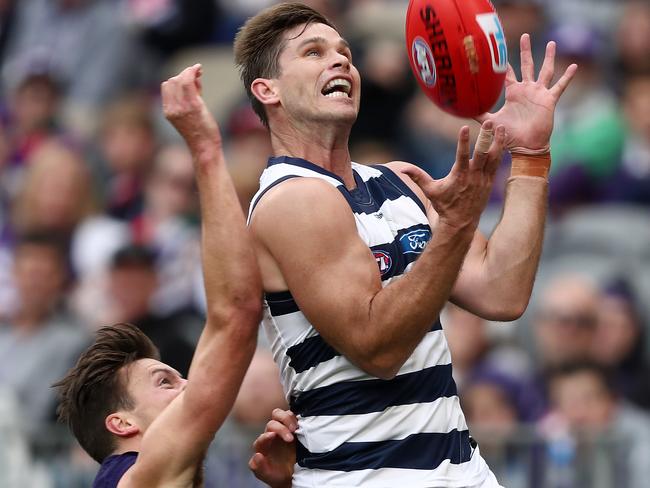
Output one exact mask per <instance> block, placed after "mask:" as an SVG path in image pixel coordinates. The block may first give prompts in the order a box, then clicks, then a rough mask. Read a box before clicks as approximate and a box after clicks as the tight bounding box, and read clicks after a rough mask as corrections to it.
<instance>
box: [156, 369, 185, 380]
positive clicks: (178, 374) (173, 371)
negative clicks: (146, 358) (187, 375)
mask: <svg viewBox="0 0 650 488" xmlns="http://www.w3.org/2000/svg"><path fill="white" fill-rule="evenodd" d="M157 373H166V374H171V375H176V376H178V377H179V378H182V377H183V376H182V375H181V374H180V373H179V372H178V371H176V370H175V369H173V368H154V369H152V370H151V376H155V375H156V374H157Z"/></svg>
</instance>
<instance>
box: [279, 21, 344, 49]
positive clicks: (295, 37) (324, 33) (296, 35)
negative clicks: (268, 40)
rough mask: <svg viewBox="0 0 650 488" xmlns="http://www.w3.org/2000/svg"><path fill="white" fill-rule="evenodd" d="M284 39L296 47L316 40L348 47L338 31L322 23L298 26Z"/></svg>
mask: <svg viewBox="0 0 650 488" xmlns="http://www.w3.org/2000/svg"><path fill="white" fill-rule="evenodd" d="M284 39H285V41H286V42H290V43H292V44H296V45H300V44H304V43H305V42H309V41H315V40H320V41H329V42H341V43H344V44H345V45H346V46H347V45H348V42H347V41H346V40H345V39H343V37H341V35H340V34H339V33H338V31H337V30H336V29H334V28H333V27H330V26H329V25H327V24H322V23H320V22H312V23H310V24H300V25H296V26H294V27H292V28H291V29H289V30H287V32H286V33H285V36H284Z"/></svg>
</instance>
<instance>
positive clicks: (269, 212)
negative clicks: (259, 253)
mask: <svg viewBox="0 0 650 488" xmlns="http://www.w3.org/2000/svg"><path fill="white" fill-rule="evenodd" d="M332 212H334V214H338V213H345V212H347V213H350V215H351V212H350V209H349V207H348V205H347V203H346V201H345V199H344V198H343V196H342V195H341V192H340V191H339V190H338V189H337V188H336V187H335V186H333V185H332V184H330V183H328V182H326V181H323V180H321V179H319V178H310V177H301V178H292V179H289V180H286V181H284V182H282V184H280V185H277V186H275V187H273V188H272V189H271V190H269V191H268V192H267V193H266V194H265V195H264V197H263V198H262V199H261V200H260V201H259V202H258V204H257V206H256V208H255V211H254V213H253V215H252V217H251V224H252V226H253V228H255V227H259V226H260V225H264V224H265V223H269V224H273V225H274V224H277V223H279V222H280V221H286V220H289V221H293V222H294V223H298V222H301V221H303V220H307V219H314V218H316V219H320V218H322V217H326V216H327V217H331V215H332ZM329 220H331V219H329Z"/></svg>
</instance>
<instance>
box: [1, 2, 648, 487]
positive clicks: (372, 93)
mask: <svg viewBox="0 0 650 488" xmlns="http://www.w3.org/2000/svg"><path fill="white" fill-rule="evenodd" d="M270 3H273V2H272V1H271V0H191V1H189V0H186V1H183V0H20V1H17V0H15V1H12V0H0V69H1V80H2V85H1V87H0V88H1V90H0V93H1V98H0V487H7V488H13V487H16V488H18V487H20V488H25V487H30V488H49V487H56V488H59V487H65V488H75V487H86V486H90V480H92V477H93V474H94V472H95V470H96V466H95V464H94V463H93V462H92V461H91V460H90V459H89V458H88V457H87V456H86V455H85V454H84V453H83V452H82V451H81V450H80V449H79V448H78V447H76V445H75V443H74V442H72V440H71V439H70V437H69V435H68V434H67V431H66V429H65V428H64V427H62V426H60V425H57V424H56V422H55V413H54V408H55V393H54V391H52V389H51V388H50V387H49V386H50V384H51V383H53V382H54V381H55V380H57V379H59V378H60V377H61V376H62V375H63V374H64V373H65V371H66V370H67V368H69V367H70V366H71V365H72V364H73V362H74V361H75V359H76V357H77V355H78V353H79V352H80V350H81V349H82V348H83V347H84V346H85V345H86V344H87V343H88V341H89V340H90V337H91V334H92V332H93V330H95V329H96V328H97V327H98V326H100V325H102V324H107V323H111V322H116V321H127V322H132V323H135V324H137V325H138V326H139V327H141V328H142V329H143V330H144V331H145V332H146V333H147V334H149V335H150V337H151V338H152V339H153V340H154V342H155V343H156V344H157V345H158V346H159V347H160V349H161V351H162V359H163V361H165V362H167V363H169V364H171V365H172V366H174V367H175V368H177V369H178V370H179V371H181V372H183V373H186V372H187V366H188V364H189V361H190V359H191V355H192V350H193V347H194V345H195V343H196V340H197V337H198V334H199V333H200V330H201V326H202V310H203V303H204V299H203V297H202V293H203V289H202V284H201V271H200V263H199V258H198V257H199V239H198V237H199V236H198V232H199V227H198V212H197V198H196V197H197V195H196V191H195V189H194V186H193V175H192V163H191V160H190V158H189V155H188V153H187V151H186V149H185V148H184V146H183V144H182V141H180V140H179V138H178V136H177V135H176V134H175V133H174V131H173V130H172V128H171V126H170V125H168V124H167V123H166V121H165V120H164V118H163V117H162V114H161V107H160V98H159V84H160V82H161V81H162V80H164V79H166V78H167V77H169V76H171V75H173V74H175V73H176V72H177V71H179V70H180V69H181V68H183V67H184V66H187V65H190V64H193V63H195V62H201V63H203V65H204V72H205V75H204V91H205V94H204V95H205V98H206V101H207V102H208V103H209V106H210V107H212V108H213V111H214V115H215V117H216V118H217V120H218V121H219V122H220V125H221V129H222V133H223V137H224V142H225V147H226V154H227V159H228V163H229V165H230V170H231V173H232V175H233V178H234V180H235V182H236V186H237V190H238V193H239V195H240V198H241V202H242V206H243V207H244V208H247V205H248V201H249V199H250V197H251V196H252V194H253V193H254V192H255V190H256V188H257V184H258V177H259V174H260V172H261V171H262V169H263V167H264V166H265V163H266V158H267V156H268V155H269V153H270V145H269V138H268V135H267V133H266V132H265V130H264V129H263V127H262V126H261V124H260V123H259V121H258V120H257V119H256V117H255V116H254V114H253V112H252V110H251V109H250V108H249V106H248V102H247V101H246V99H245V97H244V93H243V90H242V87H241V83H240V82H239V79H238V75H237V73H236V71H235V69H234V66H233V63H232V49H231V43H232V39H233V36H234V34H235V32H236V30H237V28H238V26H240V25H241V24H242V22H243V21H244V20H245V18H246V17H247V16H249V15H251V14H253V13H255V12H257V11H258V10H259V9H260V8H263V7H264V6H267V5H268V4H270ZM305 3H309V4H311V5H312V6H314V7H316V8H317V9H319V10H320V11H322V12H324V13H326V14H327V15H328V16H330V17H331V18H332V19H333V20H334V21H335V23H337V25H339V26H340V28H341V31H342V33H343V35H344V36H345V37H346V38H347V39H348V40H349V41H350V42H351V44H352V46H353V53H354V56H355V63H356V64H357V66H358V67H359V68H360V71H361V73H362V77H363V87H362V93H363V96H362V105H361V113H360V115H359V119H358V122H357V124H356V126H355V128H354V131H353V135H352V140H351V148H352V156H353V159H354V160H356V161H359V162H363V163H370V162H383V161H388V160H391V159H402V160H406V161H411V162H415V163H417V164H419V165H421V166H422V167H423V168H425V169H426V170H427V171H429V172H430V173H431V174H432V175H434V176H436V177H439V176H442V175H444V174H446V172H447V171H448V170H449V168H450V166H451V164H452V162H453V159H454V151H455V138H456V134H457V131H458V128H459V127H460V126H461V125H462V124H464V123H466V122H465V121H462V120H459V119H455V118H453V117H451V116H448V115H445V114H443V113H441V112H440V111H439V110H437V109H436V108H435V107H434V106H433V104H432V103H430V102H429V101H428V100H426V99H425V98H424V97H423V95H421V94H420V93H419V92H418V90H417V88H416V86H415V82H414V79H413V77H412V75H411V73H410V71H409V67H408V60H407V56H406V50H405V47H404V45H403V43H404V41H403V25H404V16H405V10H406V5H407V3H408V2H407V1H406V0H311V1H309V0H305ZM494 3H495V5H496V7H497V9H498V11H499V14H500V17H501V20H502V23H503V26H504V29H505V31H506V36H507V40H508V46H509V50H510V62H511V63H512V64H513V65H514V66H515V69H516V70H517V71H518V64H519V63H518V38H519V36H520V34H521V33H523V32H530V33H531V34H532V38H533V41H534V54H535V55H536V56H537V58H538V61H539V56H540V55H542V54H543V45H544V44H545V42H546V41H547V40H549V39H554V40H556V41H557V43H558V61H559V65H560V66H566V65H568V64H569V63H571V62H577V63H578V64H579V66H580V70H579V72H578V75H577V77H576V79H575V80H574V82H573V84H572V85H571V87H570V88H569V90H568V91H567V93H566V94H565V95H564V97H563V98H562V100H561V102H560V105H559V107H558V111H557V117H556V129H555V133H554V140H553V170H552V174H551V192H550V193H551V196H550V208H549V224H548V229H547V233H546V242H545V249H544V254H543V258H542V263H541V266H540V271H539V275H538V279H537V282H536V286H535V290H534V292H533V298H532V300H531V304H530V306H529V309H528V311H527V312H526V314H525V315H524V316H523V317H522V318H521V319H520V320H518V321H517V322H516V323H514V324H493V323H486V322H484V321H482V320H481V319H479V318H477V317H474V316H471V315H469V314H467V313H466V312H464V311H462V310H460V309H457V308H455V307H453V306H449V307H447V309H446V310H445V311H444V314H443V325H444V327H445V330H446V334H447V337H448V340H449V343H450V347H451V350H452V357H453V364H454V375H455V378H456V381H457V383H458V385H459V391H460V394H461V399H462V402H463V404H464V408H465V412H466V415H467V418H468V421H469V423H470V427H471V428H472V431H473V434H474V435H475V437H476V438H477V439H478V441H479V444H480V446H481V451H482V454H483V455H484V456H485V457H486V459H487V460H488V463H489V464H490V466H492V468H493V470H494V471H495V473H496V474H497V477H498V478H499V479H500V481H501V483H502V484H503V485H504V486H507V487H509V488H516V487H539V488H546V487H548V488H568V487H603V488H608V487H617V488H625V487H629V488H637V487H638V488H640V487H646V486H648V485H647V483H648V480H650V367H649V366H648V364H649V363H648V357H649V354H648V350H649V349H650V348H649V347H648V345H649V340H648V339H649V337H650V330H649V328H650V3H648V2H647V0H641V1H623V0H537V1H535V0H495V1H494ZM562 70H563V68H560V69H558V72H561V71H562ZM473 127H474V130H476V128H477V124H474V126H473ZM508 171H509V162H508V161H507V160H505V161H504V164H503V171H502V175H501V176H500V177H499V180H498V182H497V185H496V187H495V191H494V195H493V199H492V203H491V204H490V207H489V208H488V209H487V210H486V212H485V214H484V218H483V220H482V223H481V227H482V228H483V230H484V231H485V232H488V233H489V232H490V231H491V229H492V228H493V227H494V225H495V224H496V222H497V220H498V218H499V214H500V204H501V202H502V199H503V198H502V197H503V188H504V183H505V180H506V177H507V173H508ZM296 238H299V236H296ZM207 252H212V253H219V254H221V255H222V256H223V259H228V256H229V253H228V249H227V248H226V249H209V250H207ZM264 342H265V339H264V337H263V335H261V337H260V347H259V350H258V353H257V354H256V356H255V359H254V361H253V364H252V366H251V368H250V371H249V373H248V376H247V379H246V381H245V384H244V386H243V388H242V392H241V394H240V396H239V398H238V401H237V404H236V406H235V409H234V411H233V413H232V415H231V417H230V419H229V421H228V423H227V424H226V425H225V426H224V428H223V429H222V431H220V433H219V434H218V436H217V439H216V441H215V442H214V444H213V447H212V449H211V451H210V453H209V456H208V460H207V473H208V474H207V483H208V485H207V486H210V487H213V486H224V487H226V486H227V487H232V488H239V487H242V488H248V487H255V486H259V483H258V482H257V481H256V480H255V479H254V478H253V476H252V475H251V474H250V473H248V470H247V467H246V462H247V459H248V457H249V455H250V443H251V441H252V439H254V437H255V436H256V435H257V434H258V433H259V432H261V430H263V426H264V423H265V421H266V420H267V418H268V417H269V415H270V412H271V410H272V409H273V408H274V407H276V406H280V407H284V406H286V405H285V403H284V399H283V396H282V392H281V388H280V385H279V383H278V373H277V370H276V369H275V366H274V364H273V361H272V358H271V356H270V354H269V352H268V350H267V349H266V348H265V346H264Z"/></svg>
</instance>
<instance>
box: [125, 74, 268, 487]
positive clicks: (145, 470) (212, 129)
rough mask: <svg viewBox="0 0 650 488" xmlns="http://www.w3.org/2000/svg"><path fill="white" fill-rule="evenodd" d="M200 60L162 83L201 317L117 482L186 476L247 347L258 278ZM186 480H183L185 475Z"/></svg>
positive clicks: (220, 413)
mask: <svg viewBox="0 0 650 488" xmlns="http://www.w3.org/2000/svg"><path fill="white" fill-rule="evenodd" d="M200 77H201V68H200V66H199V65H196V66H193V67H191V68H187V69H186V70H184V71H183V72H182V73H180V74H179V75H178V76H176V77H174V78H171V79H170V80H168V81H167V82H165V83H163V85H162V96H163V108H164V111H165V115H166V117H167V118H168V119H169V121H170V122H171V123H172V124H173V125H174V127H175V128H176V129H177V130H178V132H179V133H180V134H181V135H182V136H183V137H184V139H185V141H186V143H187V145H188V147H189V149H190V151H191V153H192V157H193V161H194V169H195V174H196V181H197V185H198V190H199V197H200V202H201V220H202V242H201V244H202V265H203V273H204V278H205V292H206V297H207V320H206V324H205V328H204V330H203V333H202V334H201V338H200V340H199V343H198V346H197V349H196V352H195V354H194V359H193V361H192V365H191V367H190V372H189V375H188V381H187V385H186V387H185V390H184V391H183V392H182V393H181V394H180V395H179V396H178V397H177V398H175V399H174V400H173V401H172V403H171V404H170V405H169V406H168V407H167V408H166V409H165V410H164V411H163V413H162V414H161V415H160V416H159V417H158V418H156V420H155V421H154V422H153V423H152V425H151V426H150V427H149V429H148V430H147V432H146V433H145V435H144V438H143V442H142V447H141V451H140V454H139V456H138V460H137V462H136V464H135V465H134V466H133V468H131V469H130V470H129V471H128V472H127V475H126V476H125V483H126V484H124V485H122V484H120V487H122V486H125V487H126V486H128V487H131V486H134V487H135V486H137V487H143V486H147V487H156V486H172V485H174V486H176V484H175V483H181V482H185V481H184V480H189V481H191V480H192V477H193V475H194V473H195V471H196V469H197V466H198V465H199V464H200V462H201V461H202V458H203V456H204V454H205V451H206V449H207V448H208V445H209V443H210V442H211V441H212V439H213V437H214V435H215V433H216V431H217V429H218V428H219V427H220V426H221V424H222V422H223V420H224V419H225V418H226V416H227V415H228V412H229V411H230V409H231V407H232V405H233V402H234V400H235V397H236V395H237V392H238V390H239V387H240V385H241V382H242V380H243V378H244V373H245V372H246V369H247V367H248V364H249V363H250V360H251V358H252V356H253V353H254V350H255V342H256V337H257V328H258V324H259V319H260V313H261V280H260V276H259V270H258V267H257V263H256V260H255V255H254V251H253V248H252V246H251V244H250V238H249V236H248V232H247V229H246V226H245V220H244V216H243V213H242V211H241V207H240V205H239V202H238V200H237V196H236V194H235V190H234V187H233V184H232V181H231V179H230V176H229V174H228V171H227V169H226V163H225V160H224V157H223V152H222V148H221V136H220V133H219V129H218V127H217V124H216V122H215V121H214V119H213V118H212V116H211V115H210V114H209V112H208V110H207V108H206V106H205V104H204V103H203V100H202V98H201V95H200V93H201V84H200ZM188 484H189V483H188Z"/></svg>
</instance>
